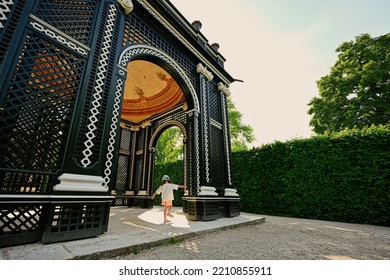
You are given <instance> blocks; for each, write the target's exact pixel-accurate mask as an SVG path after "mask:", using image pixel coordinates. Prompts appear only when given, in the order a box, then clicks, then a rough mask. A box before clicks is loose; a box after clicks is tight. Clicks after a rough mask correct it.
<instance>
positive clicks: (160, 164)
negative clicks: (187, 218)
mask: <svg viewBox="0 0 390 280" xmlns="http://www.w3.org/2000/svg"><path fill="white" fill-rule="evenodd" d="M179 125H180V124H179ZM157 135H159V136H157ZM156 136H157V137H156ZM150 147H152V148H153V149H155V154H154V155H155V158H154V159H155V161H154V166H153V170H154V172H153V173H154V178H153V179H154V180H153V183H154V184H153V186H152V189H153V192H154V191H156V190H157V188H158V187H159V186H160V185H161V178H162V176H163V175H169V177H170V179H171V181H172V182H173V183H177V184H183V182H185V181H186V178H187V172H186V168H185V166H186V150H187V149H186V131H185V128H184V127H183V126H181V127H180V126H178V125H176V124H174V123H171V124H169V125H167V126H164V127H163V128H162V133H160V132H158V131H156V133H155V135H154V137H152V139H151V142H150ZM186 194H187V192H186V191H184V190H182V189H181V190H179V191H176V192H174V196H175V199H174V201H173V205H174V206H183V201H182V197H183V196H184V195H186ZM160 202H161V196H157V197H156V198H155V200H154V204H155V205H159V204H160Z"/></svg>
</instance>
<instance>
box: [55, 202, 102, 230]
mask: <svg viewBox="0 0 390 280" xmlns="http://www.w3.org/2000/svg"><path fill="white" fill-rule="evenodd" d="M106 211H107V205H104V204H103V205H102V204H80V205H58V206H56V207H55V208H54V216H53V219H52V222H51V229H50V232H51V233H60V232H71V231H78V230H86V229H97V228H99V227H101V225H102V220H103V219H106V217H105V215H106Z"/></svg>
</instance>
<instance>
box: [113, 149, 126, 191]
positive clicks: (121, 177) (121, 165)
mask: <svg viewBox="0 0 390 280" xmlns="http://www.w3.org/2000/svg"><path fill="white" fill-rule="evenodd" d="M128 173H129V156H127V155H119V158H118V166H117V177H116V184H115V186H114V188H115V190H116V194H117V195H122V194H124V193H125V191H126V186H127V184H128V182H127V177H128Z"/></svg>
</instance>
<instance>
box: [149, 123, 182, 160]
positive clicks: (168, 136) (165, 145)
mask: <svg viewBox="0 0 390 280" xmlns="http://www.w3.org/2000/svg"><path fill="white" fill-rule="evenodd" d="M181 159H183V133H182V132H181V129H180V128H178V127H176V126H173V127H170V128H168V129H167V130H165V131H164V132H163V133H162V134H161V135H160V138H159V139H158V141H157V155H156V164H165V163H168V162H176V161H178V160H181Z"/></svg>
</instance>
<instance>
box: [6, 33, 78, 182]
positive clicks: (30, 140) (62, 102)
mask: <svg viewBox="0 0 390 280" xmlns="http://www.w3.org/2000/svg"><path fill="white" fill-rule="evenodd" d="M84 64H85V61H84V60H82V59H80V58H78V57H76V56H75V55H73V54H72V53H70V52H67V51H65V50H64V49H59V48H58V46H56V45H54V44H53V43H51V42H50V41H48V40H45V39H44V38H42V37H40V36H38V35H36V34H34V33H29V34H27V37H26V39H25V43H24V47H23V51H22V53H21V54H20V56H19V60H18V63H17V67H16V69H15V71H14V73H13V75H12V81H11V82H10V84H9V86H8V89H7V92H6V93H5V96H4V97H3V101H2V108H3V112H2V118H1V119H0V145H1V148H0V149H1V152H0V168H6V169H21V170H31V171H34V172H43V173H45V172H48V173H54V172H56V171H57V170H58V169H60V168H61V164H62V158H63V155H64V151H65V147H66V140H67V139H66V138H67V135H68V131H69V128H70V123H71V118H72V114H73V110H74V105H75V102H76V98H77V92H78V87H79V85H80V79H81V74H82V71H83V66H84ZM10 177H12V176H10V175H9V174H8V175H3V176H0V180H1V179H2V180H3V181H4V180H5V179H7V178H10ZM29 180H30V181H31V180H32V181H35V182H38V181H40V180H37V179H34V178H31V179H29ZM17 181H18V180H17ZM21 181H22V182H23V181H25V180H21ZM41 181H45V180H41ZM14 182H15V181H14ZM6 185H8V184H7V182H6V181H5V183H4V184H3V186H6ZM14 187H15V185H14ZM21 187H22V186H21Z"/></svg>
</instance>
